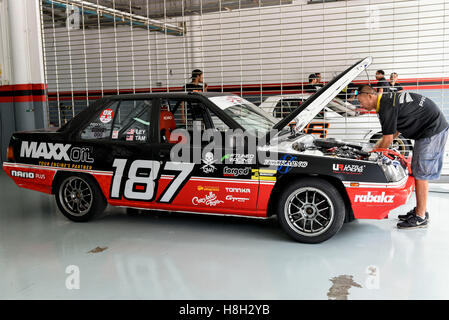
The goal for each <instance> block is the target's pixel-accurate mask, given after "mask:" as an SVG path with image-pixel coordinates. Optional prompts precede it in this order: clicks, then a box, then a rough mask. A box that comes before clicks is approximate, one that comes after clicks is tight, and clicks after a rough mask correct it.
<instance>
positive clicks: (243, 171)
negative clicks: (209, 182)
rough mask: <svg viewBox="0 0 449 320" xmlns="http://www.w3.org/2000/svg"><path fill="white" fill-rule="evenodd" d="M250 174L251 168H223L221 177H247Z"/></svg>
mask: <svg viewBox="0 0 449 320" xmlns="http://www.w3.org/2000/svg"><path fill="white" fill-rule="evenodd" d="M250 172H251V167H245V168H230V167H224V168H223V176H226V177H238V176H247V175H248V174H249V173H250Z"/></svg>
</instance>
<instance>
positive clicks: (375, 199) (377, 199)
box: [354, 191, 394, 203]
mask: <svg viewBox="0 0 449 320" xmlns="http://www.w3.org/2000/svg"><path fill="white" fill-rule="evenodd" d="M393 199H394V196H393V195H386V194H385V192H382V194H381V195H372V194H371V192H369V191H368V194H363V195H361V194H357V195H355V197H354V202H361V203H393Z"/></svg>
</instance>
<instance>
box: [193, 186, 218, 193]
mask: <svg viewBox="0 0 449 320" xmlns="http://www.w3.org/2000/svg"><path fill="white" fill-rule="evenodd" d="M196 189H197V190H198V191H215V192H218V191H220V187H218V186H198V187H197V188H196Z"/></svg>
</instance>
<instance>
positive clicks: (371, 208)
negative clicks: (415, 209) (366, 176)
mask: <svg viewBox="0 0 449 320" xmlns="http://www.w3.org/2000/svg"><path fill="white" fill-rule="evenodd" d="M344 184H345V187H346V191H347V193H348V196H349V200H350V202H351V206H352V210H353V212H354V217H355V218H356V219H384V218H385V217H387V216H388V214H389V213H390V211H391V210H393V209H395V208H397V207H400V206H402V205H404V204H405V203H407V202H408V200H409V199H410V196H411V195H412V192H413V190H414V188H415V179H414V178H413V177H412V176H408V177H406V178H404V179H403V180H402V181H400V182H397V183H387V184H381V183H365V182H363V183H358V185H357V183H353V182H345V183H344Z"/></svg>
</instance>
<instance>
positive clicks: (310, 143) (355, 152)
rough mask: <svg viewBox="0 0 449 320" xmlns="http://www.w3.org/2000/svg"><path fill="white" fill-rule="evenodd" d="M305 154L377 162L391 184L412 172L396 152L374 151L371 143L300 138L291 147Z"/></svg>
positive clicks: (306, 135)
mask: <svg viewBox="0 0 449 320" xmlns="http://www.w3.org/2000/svg"><path fill="white" fill-rule="evenodd" d="M291 147H292V148H293V149H294V150H295V151H297V152H301V153H304V154H311V155H321V156H330V157H338V158H344V159H351V160H364V161H370V162H375V163H377V164H378V165H379V166H381V167H382V169H383V171H384V172H385V175H386V177H387V179H388V181H389V182H396V181H400V180H401V179H403V178H404V177H406V176H408V175H409V173H410V172H411V168H410V161H408V160H407V159H405V157H404V156H403V155H401V154H400V153H399V152H397V151H396V150H392V149H374V150H373V148H374V145H373V144H371V143H349V142H345V141H342V140H336V139H333V138H324V139H323V138H315V137H314V136H312V135H310V134H305V135H302V136H300V137H299V138H298V139H296V140H295V142H294V143H293V144H292V146H291Z"/></svg>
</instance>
